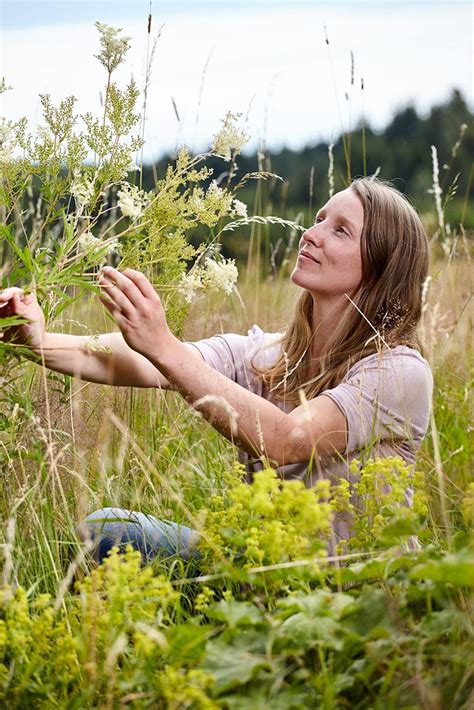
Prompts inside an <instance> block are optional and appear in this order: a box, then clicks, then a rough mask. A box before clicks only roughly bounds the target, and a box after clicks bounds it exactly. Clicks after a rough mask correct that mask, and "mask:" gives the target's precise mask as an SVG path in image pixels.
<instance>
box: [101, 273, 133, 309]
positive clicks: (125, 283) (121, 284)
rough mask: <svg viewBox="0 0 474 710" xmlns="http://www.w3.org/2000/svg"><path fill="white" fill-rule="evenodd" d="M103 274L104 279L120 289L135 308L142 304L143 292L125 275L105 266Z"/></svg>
mask: <svg viewBox="0 0 474 710" xmlns="http://www.w3.org/2000/svg"><path fill="white" fill-rule="evenodd" d="M102 273H103V278H106V279H108V281H109V282H110V283H111V284H113V285H115V286H116V287H117V288H118V289H120V291H121V292H122V293H123V294H125V296H126V297H127V298H128V300H129V301H130V303H132V304H133V305H134V306H138V305H139V304H140V303H141V302H142V300H143V294H142V292H141V290H140V289H139V288H138V287H137V286H136V285H135V283H134V282H133V281H132V280H131V279H130V278H129V277H128V276H127V275H125V273H121V272H120V271H117V269H112V268H111V267H110V266H105V267H104V268H103V270H102Z"/></svg>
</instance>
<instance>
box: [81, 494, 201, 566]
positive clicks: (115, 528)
mask: <svg viewBox="0 0 474 710" xmlns="http://www.w3.org/2000/svg"><path fill="white" fill-rule="evenodd" d="M77 532H78V535H79V537H80V538H81V539H82V540H84V541H87V540H88V539H91V540H92V541H93V543H94V547H93V551H92V555H93V557H94V559H95V560H96V561H97V562H99V563H101V562H103V560H104V558H105V557H107V555H108V554H109V552H110V550H111V549H112V547H114V546H117V547H118V548H119V549H121V550H125V547H126V546H127V545H132V547H133V548H135V550H138V551H139V552H140V553H141V555H142V558H143V561H144V562H147V561H149V560H152V559H153V558H155V557H160V558H162V559H166V558H167V557H173V556H174V555H178V556H179V557H181V558H182V559H184V560H189V559H197V558H198V557H199V553H198V549H197V542H198V541H199V534H198V533H197V532H196V531H195V530H192V528H188V527H186V526H185V525H178V523H172V522H163V521H160V520H158V519H157V518H154V517H153V516H152V515H145V514H144V513H139V512H136V511H134V510H125V509H124V508H101V509H100V510H96V511H94V512H93V513H91V514H90V515H88V516H87V518H86V519H85V520H84V522H83V523H82V524H81V525H80V526H79V527H78V530H77Z"/></svg>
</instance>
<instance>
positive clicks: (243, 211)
mask: <svg viewBox="0 0 474 710" xmlns="http://www.w3.org/2000/svg"><path fill="white" fill-rule="evenodd" d="M231 216H232V217H243V218H244V219H246V218H247V216H248V215H247V205H246V204H245V202H241V201H240V200H233V201H232V215H231Z"/></svg>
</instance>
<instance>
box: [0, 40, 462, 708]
mask: <svg viewBox="0 0 474 710" xmlns="http://www.w3.org/2000/svg"><path fill="white" fill-rule="evenodd" d="M98 29H99V33H100V38H101V47H102V51H101V54H100V55H99V61H100V62H101V64H102V66H103V67H104V70H105V74H104V76H105V79H106V91H105V97H106V99H105V104H104V115H103V116H100V117H95V116H92V115H91V114H86V115H85V116H84V117H82V119H81V121H82V123H81V126H82V128H81V131H79V130H78V125H79V122H80V120H79V118H78V117H76V116H75V114H74V102H73V101H72V100H69V99H65V100H64V101H63V102H62V103H61V104H60V105H59V106H57V107H55V106H53V105H52V104H51V102H50V99H49V97H43V98H42V103H43V108H44V124H45V129H44V130H43V131H42V132H41V133H39V134H38V135H36V136H31V135H29V133H28V128H27V125H26V123H24V122H19V123H17V124H13V123H11V122H10V123H9V122H6V121H4V122H3V124H2V136H3V138H2V145H1V151H0V164H1V165H0V167H1V178H0V210H1V214H2V220H1V226H0V230H1V232H0V234H1V244H0V253H1V255H2V262H1V263H2V266H1V272H0V273H1V278H2V284H1V285H2V288H5V287H7V286H9V285H17V284H21V285H23V286H24V287H26V288H30V289H32V290H34V291H35V292H36V294H37V296H38V299H39V301H40V303H41V304H42V306H43V308H44V312H45V317H46V320H47V323H48V328H49V330H51V331H55V332H64V333H75V334H81V335H86V336H88V338H89V341H88V347H90V348H91V349H92V350H93V349H94V348H96V347H98V344H97V339H96V338H95V336H96V335H97V334H99V333H103V332H108V331H111V330H114V329H116V328H115V326H114V324H113V322H112V321H111V319H110V318H109V316H108V314H107V313H106V312H105V310H104V309H103V308H102V307H101V306H100V303H99V301H98V298H97V292H98V288H97V283H96V282H97V274H98V273H99V271H100V267H101V265H102V264H103V263H105V262H106V261H107V262H109V263H114V264H117V263H119V264H120V266H123V265H131V266H133V267H135V268H139V269H142V270H144V271H145V272H146V273H147V274H148V275H149V276H150V278H151V279H152V281H153V283H154V284H155V285H156V287H157V289H158V290H159V291H160V293H161V294H162V295H163V298H164V301H165V304H166V309H167V314H168V318H169V320H170V323H171V324H172V326H173V328H174V329H175V331H176V332H177V333H180V334H181V335H182V337H184V338H186V339H188V340H193V339H199V338H202V337H206V336H208V335H211V334H213V333H217V332H220V331H222V332H229V331H235V332H245V331H246V330H247V329H248V328H249V327H251V326H252V324H253V323H258V324H259V325H260V326H261V327H262V328H264V329H265V330H271V331H277V330H281V329H282V328H284V324H285V322H286V320H287V318H288V313H289V312H290V310H291V307H292V303H293V301H294V299H295V291H294V287H293V286H292V285H291V284H290V282H289V279H288V273H289V269H291V264H292V260H293V259H294V255H295V242H296V240H297V235H298V233H299V231H300V228H301V222H302V220H303V219H305V217H302V216H301V215H296V214H295V215H294V217H293V219H292V220H291V221H286V220H282V219H281V218H279V217H278V216H272V215H269V214H268V210H267V206H266V204H265V200H264V197H263V196H264V194H265V191H264V189H263V188H264V187H265V185H266V184H268V183H269V182H271V181H276V180H278V177H277V176H274V175H273V174H272V173H271V170H265V171H263V170H260V171H258V170H257V169H256V171H255V173H252V174H249V175H247V176H243V175H241V174H240V173H239V171H238V153H239V151H240V150H241V149H242V147H243V145H244V143H245V140H246V136H245V131H244V129H243V128H242V126H241V124H240V122H239V117H238V116H233V115H232V114H228V115H227V116H226V117H224V119H223V122H222V130H221V131H220V132H219V134H217V135H216V136H214V138H213V140H212V148H211V150H210V152H211V153H212V154H213V155H214V156H215V155H217V156H220V157H221V159H222V161H223V172H226V174H227V176H226V178H225V180H223V181H221V182H219V184H217V183H213V182H212V181H210V179H211V178H213V177H216V176H211V175H210V174H209V171H208V170H207V169H206V156H191V155H190V154H189V153H187V151H185V150H182V151H181V152H180V154H179V155H178V157H177V160H176V162H175V163H174V164H173V165H170V167H169V169H168V172H167V174H166V175H165V176H163V177H162V178H160V179H159V180H158V182H157V185H156V189H155V190H154V191H153V193H146V192H145V191H143V190H141V188H140V171H139V170H132V171H131V170H130V167H131V165H132V164H133V163H135V162H136V159H137V155H139V152H140V149H141V142H142V139H141V138H140V117H139V115H138V112H137V109H136V106H137V101H138V96H139V94H138V90H137V88H136V86H135V85H133V83H132V84H130V85H129V86H128V87H118V86H116V85H115V84H114V82H113V72H114V70H115V68H116V67H117V66H118V64H119V63H120V62H122V61H124V59H125V55H126V50H127V42H126V40H125V39H124V38H122V37H120V36H119V34H118V33H117V32H116V31H115V30H113V29H112V28H108V27H106V26H100V27H98ZM5 88H6V86H5V85H3V89H5ZM17 146H19V147H20V149H21V154H19V153H18V152H17V153H15V150H14V147H17ZM458 149H462V146H461V147H460V148H459V147H458ZM90 154H93V159H92V160H89V158H88V156H90ZM436 158H437V156H436V155H435V153H434V155H433V166H434V175H433V185H430V186H428V187H430V188H432V190H433V210H432V214H431V215H426V216H425V218H426V223H427V228H428V231H429V236H430V243H431V248H432V264H431V279H430V281H429V282H427V283H426V289H425V305H424V310H423V319H422V325H421V329H422V335H423V339H424V342H425V347H426V357H427V359H428V360H429V362H430V364H431V367H432V370H433V374H434V378H435V393H434V401H433V410H432V415H431V420H430V428H429V432H428V434H427V436H426V438H425V440H424V443H423V446H422V450H421V452H420V454H419V456H418V464H417V472H416V476H415V479H414V482H415V488H416V490H415V504H414V506H413V508H411V509H408V508H406V507H403V506H400V500H401V499H400V491H401V490H402V488H403V483H404V482H405V483H407V481H408V480H409V478H410V472H409V471H408V469H407V468H406V467H405V466H404V465H403V464H402V463H401V462H399V461H394V460H378V461H375V462H370V463H369V464H367V465H366V466H365V467H364V468H363V469H362V471H361V473H360V479H359V483H358V484H356V489H357V490H356V492H357V493H359V494H360V495H361V496H363V497H364V500H365V504H364V508H363V510H362V511H361V512H360V515H359V516H358V519H357V521H356V529H355V534H354V537H353V539H352V540H351V544H350V546H349V548H348V549H345V550H341V551H340V554H338V555H336V556H334V557H333V558H328V555H327V549H328V543H327V541H328V534H329V532H328V531H329V525H330V519H331V516H332V514H333V512H334V510H344V509H346V508H347V507H348V506H349V505H350V500H349V492H348V488H347V487H345V486H344V485H343V483H342V482H341V484H340V485H338V486H332V487H330V486H329V484H325V483H322V484H321V485H319V486H316V487H315V488H313V489H306V488H305V487H304V485H303V484H302V483H301V484H300V483H299V482H294V481H293V482H290V481H279V480H278V479H277V476H276V474H275V472H274V471H272V470H271V468H268V467H267V468H266V469H265V470H264V471H263V472H261V473H259V474H258V475H257V476H256V477H255V481H254V483H253V484H252V485H251V486H250V485H248V484H244V483H242V482H241V476H242V469H241V467H240V465H239V464H238V463H237V462H236V458H237V456H236V449H235V447H234V446H233V445H232V444H231V443H229V442H227V441H226V440H225V439H223V437H221V436H220V435H219V434H217V433H216V432H215V431H214V429H212V427H211V426H210V425H208V424H207V423H206V422H205V421H204V419H203V418H202V417H201V416H200V415H199V414H198V413H197V412H195V411H193V410H192V409H191V408H189V407H188V406H187V405H186V404H185V403H184V402H183V401H182V400H181V399H180V398H179V397H178V396H177V395H175V394H174V393H171V392H163V391H159V390H151V389H149V390H138V389H131V388H114V387H110V386H99V385H94V384H90V383H85V382H82V381H80V380H78V379H74V378H71V377H68V376H65V375H60V374H57V373H54V372H51V371H49V370H47V369H45V368H43V367H42V366H41V362H36V363H35V362H32V361H31V354H30V353H29V351H28V349H27V348H25V347H24V346H22V345H19V344H17V343H15V342H7V341H8V338H4V339H3V340H0V362H1V367H2V370H1V373H0V378H1V393H0V467H1V473H2V494H1V496H2V497H1V502H0V520H1V532H0V534H1V546H2V552H3V555H2V586H1V590H0V600H1V601H0V701H1V702H2V704H3V705H4V706H5V707H9V708H30V707H45V708H82V707H91V708H92V707H101V708H116V707H117V708H118V707H122V706H129V707H136V708H142V707H143V708H145V707H153V708H163V709H167V710H171V709H173V710H178V709H179V710H181V709H185V708H189V709H193V710H198V709H202V710H210V709H214V708H215V709H217V708H230V709H232V708H236V709H238V710H244V709H248V710H257V709H258V708H262V709H263V708H268V707H270V708H272V709H273V708H275V709H276V710H278V708H281V709H282V710H283V709H285V710H287V709H292V708H293V709H298V708H308V707H310V708H313V707H314V708H325V709H327V710H330V709H332V708H360V709H362V708H380V709H382V708H384V709H385V708H407V709H408V708H426V709H429V710H431V709H433V710H438V709H439V710H441V709H443V708H459V709H464V710H467V708H470V707H472V703H473V702H474V684H473V669H474V641H473V639H474V635H473V621H474V619H473V597H472V590H473V587H474V573H473V570H474V550H473V539H472V525H473V523H474V483H473V482H472V460H473V451H472V404H471V399H472V362H473V352H472V310H470V307H471V306H472V303H471V301H472V266H471V254H472V241H471V239H472V235H470V234H469V233H467V232H466V231H465V230H464V229H463V226H462V224H461V225H448V224H446V223H445V221H444V216H443V215H444V210H445V208H446V201H445V197H446V195H449V189H445V190H444V191H443V192H441V188H440V187H439V182H438V178H437V175H436V169H437V162H436ZM331 179H334V175H332V176H331V173H330V171H329V181H328V191H329V190H330V189H331ZM248 182H252V183H253V184H255V198H254V199H255V201H254V205H248V206H245V205H243V204H242V203H241V202H240V201H239V199H238V196H239V192H238V189H239V186H240V185H241V184H242V183H244V184H246V183H248ZM197 226H199V227H200V229H205V230H207V238H206V239H205V240H204V241H203V243H202V244H201V245H199V246H197V247H196V246H191V244H190V241H189V236H190V235H191V234H192V232H193V230H194V229H195V228H196V227H197ZM276 226H278V229H281V228H282V227H283V228H284V229H285V232H286V240H285V242H284V244H283V246H282V248H281V249H280V252H279V254H278V258H273V259H272V258H266V257H265V256H264V255H265V254H271V253H272V249H271V248H270V242H269V239H270V235H271V233H272V229H273V228H274V227H276ZM228 234H232V236H233V239H235V238H236V235H240V238H241V239H242V240H247V242H248V258H247V260H246V263H245V264H238V265H237V266H238V267H239V271H240V274H239V279H238V281H237V283H235V279H236V276H237V273H236V265H235V264H233V262H232V261H231V260H226V259H224V258H223V257H222V256H221V254H220V250H219V244H221V243H222V244H223V245H225V239H226V236H227V235H228ZM191 264H193V267H192V268H191V269H189V266H190V265H191ZM0 316H1V312H0ZM18 323H19V321H18V319H17V318H16V319H15V318H1V319H0V328H1V329H2V330H3V331H6V330H7V329H8V328H11V327H15V326H16V325H17V324H18ZM410 480H411V479H410ZM382 481H384V482H387V481H389V482H390V483H391V484H392V485H391V491H390V492H387V489H386V488H385V487H384V486H383V485H382V483H381V482H382ZM108 505H114V506H115V505H116V506H119V507H125V508H129V509H134V510H141V511H143V512H145V513H150V514H153V515H155V516H156V517H158V518H160V519H165V520H175V521H178V522H183V523H185V524H187V525H190V526H192V527H193V528H195V529H196V530H198V531H199V532H200V534H201V557H200V559H199V561H198V562H196V561H195V562H184V561H183V560H182V559H179V558H178V559H171V560H166V561H159V560H158V561H157V560H155V561H154V562H153V564H151V565H147V566H142V565H141V561H140V558H139V556H138V555H137V553H135V552H133V551H132V550H129V551H128V552H127V553H126V554H125V555H119V554H112V555H111V556H110V558H109V559H108V560H107V561H106V562H105V563H104V564H103V565H102V566H100V567H96V566H95V565H94V563H93V561H92V560H91V558H90V555H89V551H88V550H87V546H84V545H82V544H80V543H79V542H78V540H77V538H76V535H75V528H76V525H77V523H78V522H79V521H81V520H83V519H84V517H85V516H86V515H87V514H88V513H90V512H91V511H92V510H95V509H97V508H100V507H103V506H108ZM413 535H416V536H417V537H418V540H419V542H420V545H419V547H417V548H416V549H411V547H410V545H408V544H407V541H408V540H409V539H410V538H411V537H412V536H413Z"/></svg>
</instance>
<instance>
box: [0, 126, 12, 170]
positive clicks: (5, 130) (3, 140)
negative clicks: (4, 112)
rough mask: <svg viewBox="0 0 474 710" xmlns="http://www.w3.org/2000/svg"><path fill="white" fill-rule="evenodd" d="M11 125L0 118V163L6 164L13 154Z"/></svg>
mask: <svg viewBox="0 0 474 710" xmlns="http://www.w3.org/2000/svg"><path fill="white" fill-rule="evenodd" d="M13 144H14V140H13V123H12V122H11V121H7V119H6V118H0V162H2V163H3V162H7V161H9V160H10V159H11V157H12V153H13Z"/></svg>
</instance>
